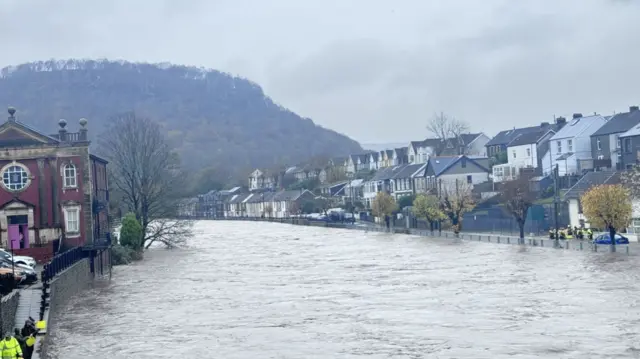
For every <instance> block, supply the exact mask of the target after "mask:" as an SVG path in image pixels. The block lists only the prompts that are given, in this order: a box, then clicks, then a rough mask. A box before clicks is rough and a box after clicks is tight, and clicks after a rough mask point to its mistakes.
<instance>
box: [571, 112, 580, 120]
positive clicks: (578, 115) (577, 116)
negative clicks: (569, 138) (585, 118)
mask: <svg viewBox="0 0 640 359" xmlns="http://www.w3.org/2000/svg"><path fill="white" fill-rule="evenodd" d="M581 117H582V114H581V113H574V114H573V118H574V119H576V118H581Z"/></svg>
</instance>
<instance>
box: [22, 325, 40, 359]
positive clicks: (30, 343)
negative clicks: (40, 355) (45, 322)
mask: <svg viewBox="0 0 640 359" xmlns="http://www.w3.org/2000/svg"><path fill="white" fill-rule="evenodd" d="M37 333H38V329H36V327H35V325H34V323H33V322H32V321H30V320H27V321H25V322H24V327H22V331H21V332H20V334H21V335H22V337H23V338H24V344H25V345H24V346H23V349H22V352H23V353H24V359H31V357H32V356H33V351H34V349H35V344H36V338H35V336H36V334H37Z"/></svg>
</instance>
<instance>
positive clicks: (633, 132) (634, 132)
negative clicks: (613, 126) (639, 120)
mask: <svg viewBox="0 0 640 359" xmlns="http://www.w3.org/2000/svg"><path fill="white" fill-rule="evenodd" d="M638 135H640V125H636V126H633V127H632V128H631V129H629V131H627V132H625V133H623V134H621V135H620V138H622V137H633V136H638Z"/></svg>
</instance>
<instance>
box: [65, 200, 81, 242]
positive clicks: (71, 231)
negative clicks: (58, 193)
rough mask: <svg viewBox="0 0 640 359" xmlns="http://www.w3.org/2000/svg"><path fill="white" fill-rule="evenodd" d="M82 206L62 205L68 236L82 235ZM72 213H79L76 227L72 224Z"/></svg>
mask: <svg viewBox="0 0 640 359" xmlns="http://www.w3.org/2000/svg"><path fill="white" fill-rule="evenodd" d="M81 209H82V208H81V206H65V207H62V212H63V214H64V231H65V233H66V234H67V237H70V238H73V237H80V218H81V216H82V211H81ZM71 213H76V214H77V220H75V222H76V224H75V228H73V227H74V226H70V225H69V224H70V223H72V221H71V218H70V216H71Z"/></svg>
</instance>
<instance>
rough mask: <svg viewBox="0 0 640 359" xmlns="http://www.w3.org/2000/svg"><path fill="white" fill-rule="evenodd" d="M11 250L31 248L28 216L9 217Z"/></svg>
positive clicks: (8, 227) (8, 229) (8, 228)
mask: <svg viewBox="0 0 640 359" xmlns="http://www.w3.org/2000/svg"><path fill="white" fill-rule="evenodd" d="M7 223H8V226H7V233H8V235H9V248H12V249H20V248H29V225H28V223H29V218H28V217H27V216H26V215H21V216H7Z"/></svg>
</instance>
